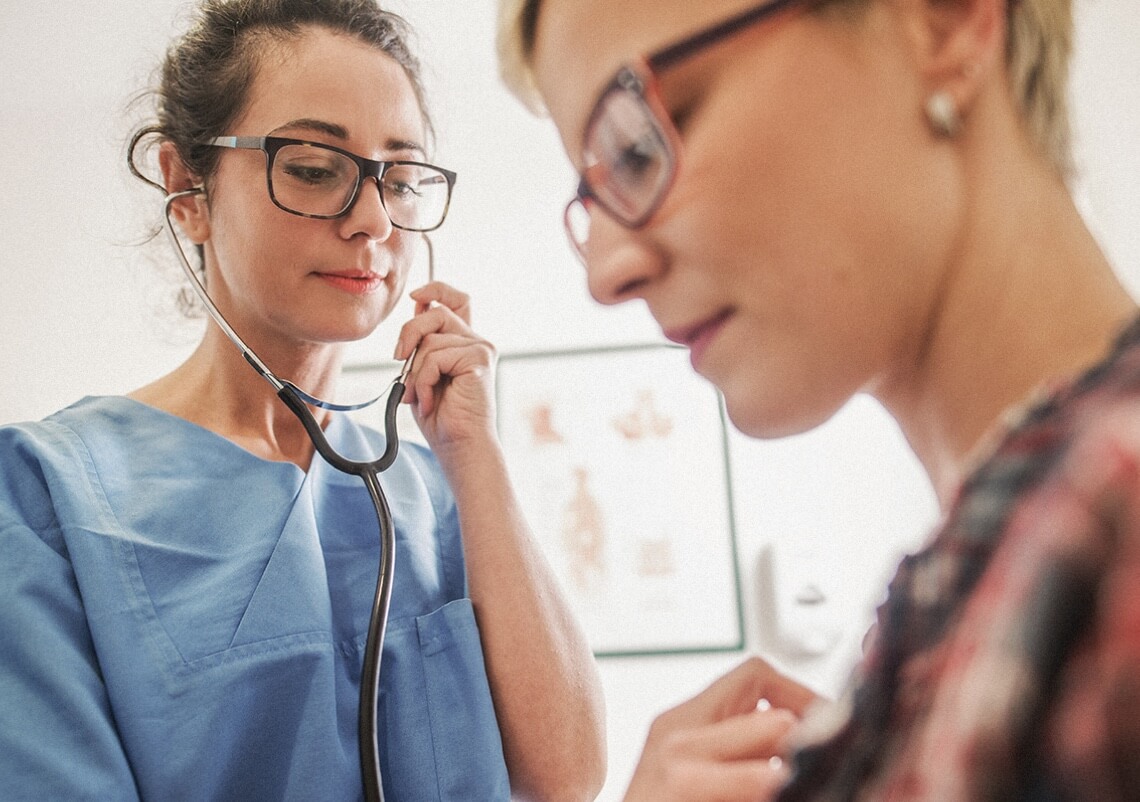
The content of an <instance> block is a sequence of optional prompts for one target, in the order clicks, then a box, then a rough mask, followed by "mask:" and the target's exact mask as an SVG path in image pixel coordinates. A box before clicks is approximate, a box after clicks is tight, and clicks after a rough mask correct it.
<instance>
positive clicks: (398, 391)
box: [163, 187, 434, 802]
mask: <svg viewBox="0 0 1140 802" xmlns="http://www.w3.org/2000/svg"><path fill="white" fill-rule="evenodd" d="M203 191H204V190H203V189H202V188H200V187H195V188H193V189H187V190H182V191H181V192H173V193H170V194H168V195H167V196H166V200H165V202H164V204H163V220H164V222H165V226H166V231H167V234H168V236H169V238H170V241H171V244H172V245H173V247H174V251H175V253H176V254H177V255H178V260H179V262H180V263H181V266H182V270H183V272H184V273H185V274H186V277H187V278H188V279H189V281H190V285H191V287H192V288H193V290H194V292H195V294H196V295H197V296H198V298H199V300H201V302H202V304H203V305H204V306H205V307H206V310H207V312H209V314H210V317H212V318H213V319H214V322H215V323H217V324H218V326H219V328H221V330H222V331H223V332H224V333H225V335H226V336H227V337H228V338H229V339H230V341H231V342H233V344H234V345H235V346H237V348H238V349H239V350H240V351H241V354H242V356H243V357H244V358H245V360H246V361H247V362H248V363H249V364H250V366H252V367H253V369H254V370H255V371H257V373H258V374H259V375H260V376H261V377H262V378H264V379H265V380H266V381H268V382H269V383H270V384H271V385H272V386H273V388H274V390H275V391H276V392H277V396H278V398H280V399H281V401H282V402H283V403H284V404H285V406H287V407H288V408H289V409H290V410H291V411H292V412H293V414H294V415H296V416H297V418H298V419H299V420H300V422H301V425H302V426H304V427H305V432H306V433H307V434H308V435H309V439H310V440H312V442H313V447H314V448H315V449H316V451H317V453H318V454H320V455H321V457H322V458H323V459H324V460H325V461H326V462H328V463H329V465H331V466H332V467H333V468H335V469H336V470H338V471H342V472H343V473H347V474H353V475H355V476H359V477H360V478H361V479H362V480H363V481H364V486H365V488H366V489H367V490H368V495H369V498H370V499H371V500H372V505H373V507H374V508H375V510H376V522H377V525H378V526H379V529H380V565H379V570H378V571H377V576H376V591H375V593H374V594H373V598H372V612H371V614H370V616H369V621H368V636H367V639H366V641H365V645H364V660H363V667H362V669H361V676H360V702H359V708H358V715H357V726H358V738H357V742H358V745H359V752H360V771H361V779H362V781H363V784H364V798H365V799H366V800H367V801H368V802H383V800H384V786H383V782H382V779H381V772H380V747H379V742H378V738H377V730H378V727H377V721H376V711H377V708H378V706H379V696H380V658H381V655H382V652H383V648H384V636H385V634H386V632H387V628H388V616H389V612H390V610H391V601H392V585H393V579H394V577H395V566H396V533H395V526H394V525H393V522H392V512H391V509H390V508H389V506H388V499H387V497H386V496H385V495H384V490H383V488H382V487H381V486H380V474H381V473H383V472H384V471H386V470H387V469H388V468H389V467H391V465H392V463H393V462H395V460H396V456H397V453H398V452H399V447H400V440H399V436H398V433H397V431H396V411H397V409H398V408H399V405H400V401H401V400H402V399H403V397H404V390H405V387H406V385H405V381H406V379H407V377H408V373H409V371H410V370H411V365H412V360H413V359H415V356H416V352H415V351H414V350H413V351H412V354H411V355H410V356H409V357H408V358H407V360H406V361H405V362H404V366H403V369H402V370H401V372H400V376H399V377H398V378H397V379H396V380H395V381H394V382H393V383H392V388H391V390H390V391H389V393H388V399H387V402H386V405H385V408H384V436H385V446H384V453H383V454H381V455H380V456H379V457H378V458H376V459H374V460H367V461H360V460H352V459H348V458H347V457H344V456H343V455H341V454H339V453H337V451H336V449H334V448H333V447H332V445H331V444H330V443H329V441H328V438H326V437H325V433H324V430H323V429H322V428H321V426H320V424H319V423H317V420H316V418H315V417H313V413H312V411H311V410H310V409H309V406H308V405H309V404H313V405H315V406H319V407H323V408H326V409H332V410H338V411H349V410H353V409H359V408H362V407H365V406H368V405H369V404H371V403H373V402H374V401H377V400H379V398H380V397H381V396H377V398H375V399H372V401H367V402H365V403H363V404H357V405H353V406H345V405H339V404H331V403H328V402H325V401H321V400H320V399H317V398H314V397H313V396H310V395H309V394H308V393H306V392H304V391H303V390H301V389H300V388H299V387H297V386H296V385H295V384H293V383H292V382H290V381H286V380H283V379H279V378H278V377H277V376H275V375H274V374H273V371H271V370H270V369H269V368H268V367H267V366H266V365H265V363H264V362H262V361H261V359H260V358H259V357H258V356H257V354H256V353H254V352H253V349H252V348H250V347H249V346H248V345H246V344H245V342H244V341H243V340H242V339H241V337H240V336H239V335H238V333H237V332H236V331H234V329H233V327H232V326H230V324H229V323H228V322H227V321H226V319H225V317H224V316H223V315H222V313H221V310H219V309H218V308H217V306H216V305H215V304H214V302H213V300H211V298H210V296H209V293H208V292H207V291H206V287H205V285H204V284H203V283H202V280H201V279H200V278H199V277H198V274H197V273H195V272H194V268H193V267H192V266H191V265H190V261H189V260H188V259H187V258H186V253H185V251H183V249H182V244H181V243H180V242H179V241H178V235H177V232H175V230H174V224H173V221H171V219H170V208H171V205H172V204H173V203H174V201H176V200H178V199H179V198H185V197H189V196H191V195H197V194H201V193H202V192H203ZM424 242H425V243H426V244H427V247H428V259H429V264H430V263H434V254H433V253H432V251H431V247H432V245H431V240H430V239H428V237H427V236H426V235H425V236H424ZM432 268H433V269H431V271H430V272H431V273H432V274H434V264H433V265H432ZM431 278H434V275H432V276H431Z"/></svg>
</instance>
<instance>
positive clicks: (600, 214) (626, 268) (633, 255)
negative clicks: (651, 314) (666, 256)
mask: <svg viewBox="0 0 1140 802" xmlns="http://www.w3.org/2000/svg"><path fill="white" fill-rule="evenodd" d="M585 262H586V280H587V283H588V286H589V289H590V295H592V296H593V297H594V300H596V301H597V302H598V303H602V304H607V305H613V304H620V303H625V302H626V301H631V300H633V299H635V298H640V297H642V296H643V295H644V292H645V289H646V288H647V287H648V285H649V284H650V283H651V282H652V281H653V280H654V279H655V278H656V277H657V276H658V275H660V272H661V270H662V261H661V257H660V255H659V254H658V253H657V252H656V251H655V250H654V249H653V248H651V247H650V246H649V245H648V244H647V243H646V242H645V239H644V237H643V236H641V235H640V233H639V232H637V231H631V230H630V229H628V228H626V227H625V226H623V225H621V224H620V223H618V222H616V221H614V220H613V219H612V218H611V217H610V216H609V215H608V214H606V213H605V212H604V211H602V210H600V209H598V208H597V207H594V208H592V209H590V240H589V243H588V245H587V253H586V257H585Z"/></svg>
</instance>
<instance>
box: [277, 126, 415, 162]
mask: <svg viewBox="0 0 1140 802" xmlns="http://www.w3.org/2000/svg"><path fill="white" fill-rule="evenodd" d="M298 129H300V130H302V131H311V132H313V133H318V134H325V135H326V136H331V137H333V138H335V139H339V140H341V141H342V142H346V141H348V129H347V128H345V127H344V126H343V125H338V124H337V123H330V122H327V121H326V120H316V119H313V118H310V117H302V118H301V119H299V120H290V121H289V122H287V123H285V124H284V125H279V126H277V127H276V128H274V129H273V130H272V131H271V132H270V134H278V133H280V132H282V131H286V130H289V131H295V130H298ZM384 149H385V150H413V151H415V152H416V153H419V154H421V155H426V154H427V151H426V150H424V147H423V145H420V144H419V143H417V142H413V141H411V140H407V139H389V140H388V141H387V142H385V143H384Z"/></svg>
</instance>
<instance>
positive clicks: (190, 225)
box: [158, 142, 210, 245]
mask: <svg viewBox="0 0 1140 802" xmlns="http://www.w3.org/2000/svg"><path fill="white" fill-rule="evenodd" d="M158 165H159V167H160V168H161V169H162V183H163V184H164V185H165V186H166V191H167V193H169V194H173V193H175V192H182V191H183V190H187V189H194V188H201V189H202V191H201V192H200V193H199V194H197V195H188V196H186V197H184V198H179V199H178V200H176V201H175V202H174V203H173V204H171V206H170V213H171V215H173V217H174V220H175V222H176V223H178V227H179V228H181V229H182V231H183V232H184V233H185V234H186V236H187V237H189V238H190V241H191V242H193V243H194V244H195V245H201V244H202V243H204V242H205V241H206V240H208V239H209V238H210V207H209V205H208V204H207V202H206V191H205V188H204V187H203V184H202V182H201V180H200V179H199V178H198V177H197V176H196V175H194V174H193V173H191V172H190V170H189V169H188V168H187V167H186V163H185V162H184V161H182V157H181V156H179V155H178V149H177V148H176V147H175V146H174V143H173V142H163V143H162V146H161V147H160V148H159V150H158Z"/></svg>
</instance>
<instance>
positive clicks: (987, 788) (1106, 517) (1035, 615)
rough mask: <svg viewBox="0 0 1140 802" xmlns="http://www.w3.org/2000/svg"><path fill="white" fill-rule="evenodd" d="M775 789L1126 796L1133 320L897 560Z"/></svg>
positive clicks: (1138, 786) (803, 793)
mask: <svg viewBox="0 0 1140 802" xmlns="http://www.w3.org/2000/svg"><path fill="white" fill-rule="evenodd" d="M802 729H803V731H804V732H803V739H802V741H801V742H802V743H803V744H805V745H804V746H802V747H801V749H800V750H799V751H798V752H797V754H796V758H795V762H794V769H795V771H794V776H793V779H792V781H791V782H790V784H789V785H788V786H787V787H786V788H785V789H784V791H783V793H782V795H781V796H780V799H781V800H782V801H783V802H790V801H791V800H806V799H812V800H848V799H858V800H865V799H887V800H892V801H893V800H899V801H901V800H986V799H1044V800H1051V799H1089V800H1097V801H1098V802H1112V801H1113V800H1121V801H1122V802H1123V801H1124V800H1140V320H1137V321H1136V322H1134V323H1133V324H1132V325H1131V326H1130V327H1129V328H1128V329H1127V330H1126V331H1125V332H1124V333H1123V334H1122V335H1121V337H1120V338H1119V340H1118V341H1117V343H1116V345H1115V347H1114V348H1113V350H1112V352H1111V353H1110V355H1109V356H1108V358H1107V359H1106V360H1105V361H1104V362H1102V363H1101V364H1099V365H1098V366H1096V367H1095V368H1093V369H1092V370H1090V371H1089V372H1087V373H1086V374H1084V375H1083V376H1081V377H1080V378H1079V379H1078V380H1077V381H1076V382H1074V383H1072V384H1069V385H1066V386H1063V387H1061V388H1058V389H1056V390H1054V391H1053V392H1051V393H1050V394H1049V395H1048V396H1047V397H1046V398H1044V400H1041V401H1038V402H1036V403H1034V404H1033V405H1032V406H1030V407H1028V408H1027V409H1026V410H1025V411H1024V413H1023V414H1022V417H1021V418H1020V420H1019V421H1017V422H1015V423H1013V424H1011V425H1010V426H1009V428H1008V429H1007V430H1006V431H1005V434H1004V437H1003V438H1002V439H1001V441H1000V443H999V444H998V445H997V448H996V450H995V451H994V452H993V454H992V456H990V457H989V458H988V459H987V460H986V461H985V462H984V463H983V464H982V465H981V466H980V467H979V468H978V469H977V470H976V471H975V472H974V473H973V474H972V475H971V476H970V478H969V479H967V480H966V481H965V482H964V483H963V485H962V487H961V488H960V489H959V493H958V497H957V499H956V501H955V503H954V504H953V506H952V507H951V509H950V510H949V512H948V514H947V516H946V519H945V521H944V523H943V524H942V526H941V528H940V530H939V532H938V533H937V535H936V537H935V538H934V540H933V541H932V542H931V544H930V545H929V547H927V548H926V549H924V550H923V551H921V552H920V553H918V554H916V555H914V556H911V557H908V558H907V559H905V560H904V561H903V562H902V564H901V566H900V568H899V571H898V574H897V575H896V577H895V579H894V580H893V581H892V582H891V585H890V590H889V594H888V597H887V600H886V602H885V603H884V604H883V605H882V606H881V607H880V608H879V614H878V623H877V625H876V631H875V635H874V638H873V642H872V644H871V646H870V648H869V650H868V653H867V655H866V657H865V659H864V660H863V662H862V664H861V665H860V666H859V668H858V670H857V673H856V676H855V678H854V681H853V683H852V685H851V687H850V689H849V690H848V692H847V693H846V694H845V696H844V698H843V699H842V700H841V701H840V702H839V703H838V704H836V705H833V706H830V708H829V709H826V710H820V711H813V715H809V717H808V718H807V720H805V723H804V726H803V728H802Z"/></svg>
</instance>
